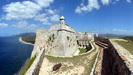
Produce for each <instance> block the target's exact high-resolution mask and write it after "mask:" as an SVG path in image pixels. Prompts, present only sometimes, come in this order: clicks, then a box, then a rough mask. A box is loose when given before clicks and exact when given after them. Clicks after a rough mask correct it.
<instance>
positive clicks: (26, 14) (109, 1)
mask: <svg viewBox="0 0 133 75" xmlns="http://www.w3.org/2000/svg"><path fill="white" fill-rule="evenodd" d="M62 15H63V16H64V17H65V18H66V23H67V24H68V25H70V26H71V27H73V28H74V29H75V31H76V32H95V33H103V34H110V33H111V34H125V35H133V0H1V1H0V36H9V35H15V34H19V33H24V32H35V31H36V29H40V28H41V29H42V28H49V27H50V26H51V25H53V24H55V23H59V18H60V16H62Z"/></svg>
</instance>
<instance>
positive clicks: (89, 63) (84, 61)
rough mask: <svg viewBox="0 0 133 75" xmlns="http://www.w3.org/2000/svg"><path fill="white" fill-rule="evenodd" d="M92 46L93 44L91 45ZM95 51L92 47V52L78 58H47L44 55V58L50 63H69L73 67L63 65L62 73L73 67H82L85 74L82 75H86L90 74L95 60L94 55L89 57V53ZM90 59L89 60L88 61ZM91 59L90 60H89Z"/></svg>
mask: <svg viewBox="0 0 133 75" xmlns="http://www.w3.org/2000/svg"><path fill="white" fill-rule="evenodd" d="M92 44H93V46H94V42H93V43H92ZM95 51H96V47H95V46H94V50H93V51H91V52H89V53H86V54H83V55H79V56H74V57H53V56H48V55H45V56H44V57H46V58H47V59H48V60H49V61H50V62H51V63H71V64H73V65H74V66H69V65H64V66H62V68H61V69H62V71H66V70H68V69H69V70H71V69H72V68H74V67H75V66H83V67H84V68H85V72H84V74H85V75H86V74H88V75H89V73H90V71H91V69H92V67H93V64H94V61H95V58H96V55H97V54H96V53H95V55H93V56H90V54H91V53H93V52H95ZM89 57H90V59H88V58H89ZM91 57H92V58H91Z"/></svg>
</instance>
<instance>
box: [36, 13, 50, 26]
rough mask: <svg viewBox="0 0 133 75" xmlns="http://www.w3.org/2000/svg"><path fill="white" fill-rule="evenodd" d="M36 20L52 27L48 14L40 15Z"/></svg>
mask: <svg viewBox="0 0 133 75" xmlns="http://www.w3.org/2000/svg"><path fill="white" fill-rule="evenodd" d="M34 20H36V21H39V22H42V23H43V24H45V25H51V23H49V17H47V14H38V15H37V16H36V17H35V18H34Z"/></svg>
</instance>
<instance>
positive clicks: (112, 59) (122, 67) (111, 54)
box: [96, 38, 133, 75]
mask: <svg viewBox="0 0 133 75" xmlns="http://www.w3.org/2000/svg"><path fill="white" fill-rule="evenodd" d="M96 40H97V41H100V42H103V43H106V44H108V48H104V50H103V61H102V71H101V74H102V75H133V70H131V67H129V66H132V65H131V64H128V63H126V62H129V61H130V60H127V59H124V57H123V56H121V55H120V53H119V51H118V50H117V48H116V47H115V46H116V45H114V44H112V42H111V41H110V40H108V39H103V38H102V39H96Z"/></svg>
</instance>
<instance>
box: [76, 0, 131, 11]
mask: <svg viewBox="0 0 133 75" xmlns="http://www.w3.org/2000/svg"><path fill="white" fill-rule="evenodd" d="M100 1H101V2H102V4H103V5H109V4H116V3H117V2H119V1H120V0H88V4H87V5H85V0H82V2H81V3H80V5H79V6H77V8H76V9H75V12H76V13H86V12H91V11H92V10H93V9H97V10H98V9H100V6H101V5H100V3H99V2H100ZM126 1H127V2H129V3H131V0H126Z"/></svg>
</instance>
